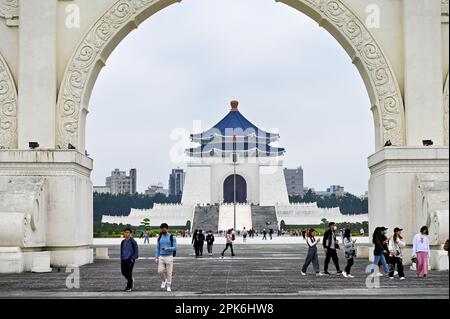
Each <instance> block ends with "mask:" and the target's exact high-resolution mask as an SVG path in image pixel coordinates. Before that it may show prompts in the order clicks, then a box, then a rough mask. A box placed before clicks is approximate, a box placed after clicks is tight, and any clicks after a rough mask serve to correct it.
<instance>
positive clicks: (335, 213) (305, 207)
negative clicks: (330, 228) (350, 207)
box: [276, 203, 369, 225]
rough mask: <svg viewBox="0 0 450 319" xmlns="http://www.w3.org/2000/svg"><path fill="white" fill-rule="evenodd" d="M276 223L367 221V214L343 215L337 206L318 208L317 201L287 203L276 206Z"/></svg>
mask: <svg viewBox="0 0 450 319" xmlns="http://www.w3.org/2000/svg"><path fill="white" fill-rule="evenodd" d="M276 211H277V217H278V223H281V221H284V222H285V223H286V225H319V224H321V223H322V219H323V218H326V219H327V220H328V221H329V222H335V223H362V222H368V221H369V215H368V214H361V215H344V214H341V211H340V210H339V207H335V208H319V207H317V203H310V204H304V203H299V204H289V205H277V206H276Z"/></svg>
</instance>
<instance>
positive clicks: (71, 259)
mask: <svg viewBox="0 0 450 319" xmlns="http://www.w3.org/2000/svg"><path fill="white" fill-rule="evenodd" d="M48 249H49V250H50V253H51V259H50V263H51V265H52V266H53V267H67V266H68V265H76V266H83V265H86V264H92V263H93V262H94V251H93V249H92V248H89V247H88V246H85V247H69V248H48Z"/></svg>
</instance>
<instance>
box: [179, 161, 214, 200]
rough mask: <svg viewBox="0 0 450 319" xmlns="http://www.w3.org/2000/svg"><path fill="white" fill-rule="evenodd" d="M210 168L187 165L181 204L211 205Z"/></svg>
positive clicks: (207, 166)
mask: <svg viewBox="0 0 450 319" xmlns="http://www.w3.org/2000/svg"><path fill="white" fill-rule="evenodd" d="M211 183H212V180H211V167H210V166H209V165H198V164H192V165H188V167H187V170H186V180H185V181H184V187H183V196H182V198H181V202H182V203H183V204H185V205H196V204H198V203H204V204H208V203H211Z"/></svg>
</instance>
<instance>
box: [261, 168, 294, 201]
mask: <svg viewBox="0 0 450 319" xmlns="http://www.w3.org/2000/svg"><path fill="white" fill-rule="evenodd" d="M259 180H260V183H259V198H260V201H259V204H260V205H261V206H273V205H277V204H288V203H289V196H288V193H287V187H286V181H285V178H284V172H283V167H282V165H281V163H280V164H279V165H270V166H260V167H259Z"/></svg>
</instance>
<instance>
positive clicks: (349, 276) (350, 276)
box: [347, 274, 355, 278]
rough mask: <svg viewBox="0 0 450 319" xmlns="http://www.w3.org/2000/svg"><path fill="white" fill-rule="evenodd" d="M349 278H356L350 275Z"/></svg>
mask: <svg viewBox="0 0 450 319" xmlns="http://www.w3.org/2000/svg"><path fill="white" fill-rule="evenodd" d="M347 276H348V278H355V276H353V275H350V274H348V275H347Z"/></svg>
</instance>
